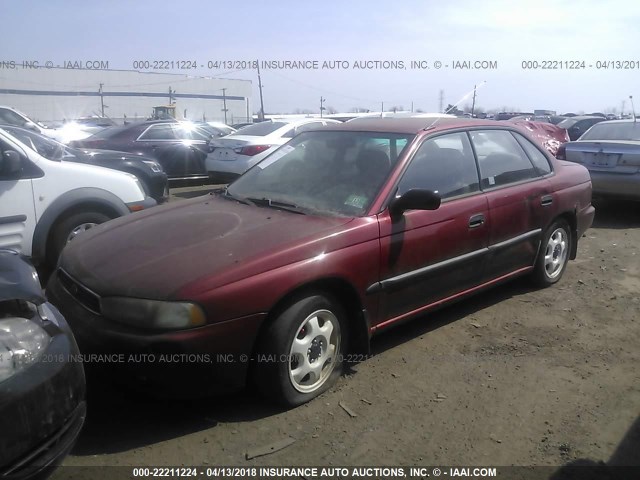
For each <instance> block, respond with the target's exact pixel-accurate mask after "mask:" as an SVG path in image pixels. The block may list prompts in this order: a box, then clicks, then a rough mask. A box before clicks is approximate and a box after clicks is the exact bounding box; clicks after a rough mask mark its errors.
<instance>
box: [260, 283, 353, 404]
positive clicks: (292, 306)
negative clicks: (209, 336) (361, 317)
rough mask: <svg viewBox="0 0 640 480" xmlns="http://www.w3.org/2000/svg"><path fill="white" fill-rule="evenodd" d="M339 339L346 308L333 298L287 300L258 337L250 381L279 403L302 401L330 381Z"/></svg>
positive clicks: (343, 337) (339, 358) (339, 356)
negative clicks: (289, 301) (285, 304)
mask: <svg viewBox="0 0 640 480" xmlns="http://www.w3.org/2000/svg"><path fill="white" fill-rule="evenodd" d="M345 345H348V330H347V327H346V314H345V311H344V309H343V308H342V306H341V305H340V304H339V303H338V302H337V301H335V300H334V299H333V298H332V297H331V296H329V295H324V294H317V295H309V296H306V297H303V298H298V299H296V300H293V301H292V302H291V303H289V304H288V305H287V306H286V307H285V308H283V309H282V310H280V312H279V314H277V316H276V318H275V320H274V321H273V322H272V323H270V324H269V325H268V326H267V327H266V330H265V331H264V332H263V333H262V335H261V336H260V339H259V340H258V348H257V349H256V355H255V356H254V359H253V360H254V364H253V369H252V371H253V375H252V376H253V384H254V385H255V386H256V387H257V388H258V390H259V391H260V393H262V394H263V395H264V396H266V397H267V398H269V399H271V400H273V401H275V402H277V403H279V404H282V405H284V406H287V407H296V406H298V405H302V404H303V403H306V402H308V401H309V400H311V399H313V398H315V397H317V396H318V395H320V394H321V393H323V392H325V391H326V390H328V389H329V388H331V387H332V386H333V385H334V384H335V383H336V381H337V380H338V378H339V377H340V375H341V374H342V365H343V352H344V346H345ZM318 361H319V362H320V363H317V364H316V362H318ZM314 367H315V368H314Z"/></svg>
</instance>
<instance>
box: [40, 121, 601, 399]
mask: <svg viewBox="0 0 640 480" xmlns="http://www.w3.org/2000/svg"><path fill="white" fill-rule="evenodd" d="M593 217H594V208H593V207H592V206H591V180H590V178H589V172H588V171H587V170H586V169H585V168H584V167H582V166H580V165H577V164H575V163H569V162H564V161H559V160H556V159H554V158H553V157H551V156H550V155H549V154H548V153H547V152H546V151H545V150H544V149H543V148H542V147H541V146H539V145H538V144H537V143H536V142H535V141H534V140H533V139H532V138H531V137H529V136H528V134H527V133H526V131H525V130H521V129H519V128H518V127H517V126H515V125H510V124H506V123H503V122H491V121H476V120H459V119H438V120H434V119H428V120H425V119H394V118H387V119H384V118H381V119H379V120H378V121H371V122H366V123H360V124H358V123H357V122H354V123H353V124H349V123H347V124H340V125H331V126H328V127H326V128H323V129H320V130H317V131H308V132H304V133H301V134H299V135H297V136H296V137H295V138H293V139H292V140H291V141H290V142H289V143H288V144H287V145H285V146H283V147H281V148H280V149H278V150H276V151H275V152H274V153H273V154H271V155H270V156H268V157H266V158H265V159H264V160H263V161H262V162H261V163H258V164H257V165H256V166H254V167H253V168H252V169H250V170H249V171H248V172H247V173H245V174H244V175H243V176H242V177H240V178H239V179H238V180H236V181H235V182H234V183H232V184H231V185H230V186H229V187H228V188H227V189H226V190H224V191H222V190H221V191H219V192H216V193H213V194H211V195H207V196H204V197H199V198H194V199H191V200H186V201H181V202H177V203H173V204H169V205H165V206H161V207H158V208H154V209H151V210H149V211H147V212H140V213H138V214H134V215H129V216H127V217H124V218H121V219H117V220H114V221H112V222H109V223H107V224H105V225H104V226H99V227H96V228H94V229H92V230H91V231H90V232H87V233H86V234H84V235H83V236H82V237H80V238H78V239H76V240H74V242H73V243H71V244H70V245H69V246H68V247H67V248H66V249H65V251H64V252H63V255H62V258H61V261H60V263H59V268H58V270H57V271H56V272H55V274H54V275H53V276H52V279H51V281H50V283H49V287H48V292H47V293H48V295H49V298H50V299H51V301H52V302H53V303H55V304H56V305H57V306H58V307H59V308H60V310H61V311H62V312H63V313H64V315H65V317H66V318H67V319H68V322H69V323H70V324H71V325H72V328H73V330H74V334H75V336H76V338H77V341H78V343H79V345H80V349H81V351H82V352H83V353H84V354H95V355H96V356H95V357H94V358H96V359H97V362H101V361H102V360H105V359H106V360H109V359H113V358H115V359H117V361H116V362H115V363H112V364H110V365H109V366H108V369H109V370H110V371H112V372H115V371H116V370H118V372H119V369H117V368H116V367H120V366H126V369H123V370H126V371H123V372H122V375H126V376H127V377H128V378H131V379H135V381H136V382H139V385H146V386H148V387H150V388H156V389H162V388H167V387H168V388H169V389H170V392H172V393H187V394H200V393H204V392H208V391H209V390H218V389H223V388H229V387H238V386H241V385H244V384H246V383H247V382H249V383H251V384H253V385H255V386H257V387H258V389H259V390H260V391H261V392H262V393H263V394H265V395H267V396H268V397H270V398H272V399H275V400H277V401H279V402H282V403H284V404H286V405H291V406H293V405H299V404H301V403H304V402H306V401H308V400H310V399H311V398H313V397H315V396H317V395H319V394H320V393H321V392H323V391H324V390H326V389H327V388H329V387H330V386H331V385H332V384H333V383H334V382H335V381H336V379H337V377H338V376H339V375H340V373H341V371H342V367H343V365H344V364H345V363H346V362H348V361H349V360H351V359H354V358H355V359H357V358H358V357H357V356H354V355H361V354H363V353H366V352H368V347H369V340H370V338H371V336H372V335H373V334H377V333H380V332H382V331H384V330H385V329H386V328H388V327H391V326H393V325H395V324H398V323H400V322H401V321H403V320H406V319H409V318H413V317H416V316H419V315H422V314H424V313H426V312H429V311H430V310H433V309H434V308H437V307H440V306H442V305H444V304H447V303H450V302H452V301H454V300H458V299H460V298H462V297H465V296H468V295H471V294H474V293H476V292H479V291H481V290H482V289H485V288H487V287H491V286H493V285H496V284H498V283H501V282H503V281H505V280H509V279H511V278H515V277H517V276H520V275H530V276H531V278H532V279H533V280H534V281H535V282H536V283H537V284H538V285H541V286H548V285H552V284H554V283H556V282H557V281H559V280H560V278H561V277H562V275H563V273H564V272H565V269H566V267H567V263H568V260H569V259H571V258H575V256H576V251H577V243H578V239H579V238H580V237H581V236H582V234H583V233H584V232H585V230H586V229H587V228H589V226H590V225H591V222H592V220H593ZM102 354H109V355H111V356H100V355H102ZM114 354H117V355H118V356H116V357H114V356H113V355H114ZM106 360H105V361H106ZM87 368H89V369H90V368H91V365H87ZM118 374H120V373H118Z"/></svg>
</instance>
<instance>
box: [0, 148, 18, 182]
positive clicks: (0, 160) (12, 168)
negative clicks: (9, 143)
mask: <svg viewBox="0 0 640 480" xmlns="http://www.w3.org/2000/svg"><path fill="white" fill-rule="evenodd" d="M21 169H22V158H21V157H20V154H19V153H18V152H16V151H14V150H6V151H4V152H3V153H2V156H1V157H0V175H2V176H3V177H15V176H16V174H18V173H19V172H20V170H21Z"/></svg>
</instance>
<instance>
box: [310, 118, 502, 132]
mask: <svg viewBox="0 0 640 480" xmlns="http://www.w3.org/2000/svg"><path fill="white" fill-rule="evenodd" d="M469 127H501V128H514V125H513V124H511V123H507V122H500V121H497V120H484V119H476V118H443V117H432V118H394V117H384V118H369V119H368V120H367V121H362V122H346V123H340V124H332V125H331V126H327V127H324V128H323V129H322V130H340V131H351V132H384V133H406V134H416V133H418V132H420V131H422V130H427V129H428V130H430V131H433V132H437V131H442V130H451V129H455V128H469Z"/></svg>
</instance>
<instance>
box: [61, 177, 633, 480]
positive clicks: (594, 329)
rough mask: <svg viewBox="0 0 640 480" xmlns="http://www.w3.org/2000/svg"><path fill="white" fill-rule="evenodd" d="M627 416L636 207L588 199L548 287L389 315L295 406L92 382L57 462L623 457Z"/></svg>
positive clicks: (547, 461)
mask: <svg viewBox="0 0 640 480" xmlns="http://www.w3.org/2000/svg"><path fill="white" fill-rule="evenodd" d="M204 191H206V189H200V190H198V192H199V193H203V192H204ZM175 193H177V195H178V196H182V197H185V196H190V195H192V194H189V193H188V191H187V190H184V189H181V190H180V191H177V192H175ZM339 402H343V404H345V405H346V406H347V407H348V408H350V409H351V410H352V411H353V412H355V413H356V414H357V416H356V417H351V416H350V415H348V413H347V412H346V411H345V410H344V409H343V408H342V407H341V406H340V404H339ZM639 414H640V207H639V206H638V205H629V204H624V203H602V204H599V205H598V211H597V217H596V223H595V224H594V226H593V228H592V229H590V230H589V231H588V232H587V234H586V236H585V237H584V238H582V239H581V241H580V245H579V251H578V258H577V260H575V261H573V262H571V263H570V264H569V267H568V271H567V272H566V275H565V276H564V278H563V279H562V280H561V282H560V283H559V284H558V285H556V286H555V287H551V288H548V289H545V290H535V289H532V288H531V287H530V286H529V284H528V282H527V281H526V280H524V279H522V280H518V281H515V282H513V283H511V284H509V285H506V286H502V287H498V288H497V289H494V290H492V291H490V292H487V293H484V294H482V295H481V296H479V297H476V298H474V299H471V300H468V301H465V302H463V303H460V304H457V305H455V306H452V307H449V308H447V309H445V310H442V311H440V312H438V313H436V314H433V315H430V316H428V317H425V318H423V319H418V320H417V321H414V322H412V323H410V324H406V325H404V326H401V327H398V328H397V329H395V330H393V331H391V332H388V333H387V334H385V335H384V336H381V337H378V338H376V339H375V340H374V343H373V356H372V358H370V359H369V360H367V361H364V362H362V363H360V364H357V365H354V366H353V368H352V370H351V371H350V372H349V373H348V374H347V375H345V376H344V377H343V378H342V379H341V380H340V381H339V383H338V385H337V387H336V388H334V389H333V390H331V391H330V392H328V393H326V394H324V395H322V396H321V397H320V398H318V399H316V400H314V401H313V402H311V403H310V404H307V405H304V406H302V407H299V408H297V409H294V410H290V411H282V410H278V409H275V408H273V407H272V406H270V405H266V404H265V403H263V402H262V401H261V400H260V399H257V398H255V397H254V396H252V395H251V393H250V392H244V393H240V394H237V395H231V396H227V397H223V398H216V399H210V400H199V401H180V402H176V401H161V400H150V399H148V398H140V397H139V396H136V395H133V394H130V393H123V392H122V391H118V390H116V391H113V390H112V389H111V388H110V386H109V385H103V386H101V387H99V388H96V387H94V388H93V389H92V390H91V392H90V397H89V417H88V420H87V424H86V426H85V428H84V431H83V433H82V434H81V437H80V439H79V441H78V444H77V446H76V447H75V449H74V450H73V452H72V454H71V455H70V456H69V457H68V458H67V459H66V461H65V464H66V465H140V464H142V465H239V466H254V465H282V466H292V465H322V466H329V465H346V466H349V465H394V464H396V465H478V464H480V465H553V466H559V465H564V464H567V463H569V462H572V461H574V460H577V459H589V460H593V461H604V462H611V463H618V464H620V463H622V464H624V463H626V464H635V465H638V464H640V454H639V453H638V452H640V416H639ZM287 437H291V438H293V439H295V443H293V445H291V446H289V447H288V448H285V449H283V450H281V451H279V452H277V453H274V454H271V455H268V456H264V457H261V458H257V459H254V460H246V459H245V452H247V451H248V450H250V449H254V448H256V447H262V446H267V445H270V444H272V443H273V442H276V441H278V440H281V439H283V438H287ZM67 476H68V472H65V471H59V472H58V473H57V474H56V476H55V477H54V478H66V477H67Z"/></svg>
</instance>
